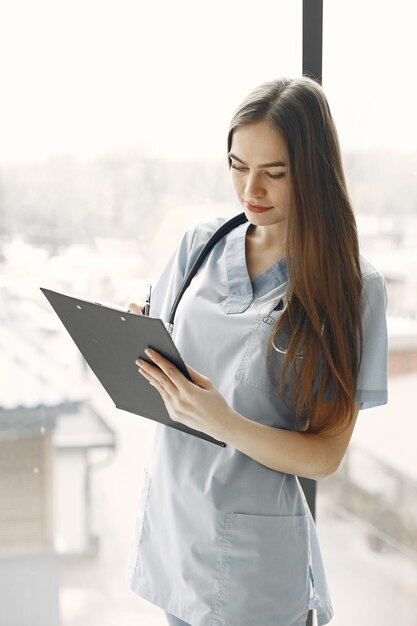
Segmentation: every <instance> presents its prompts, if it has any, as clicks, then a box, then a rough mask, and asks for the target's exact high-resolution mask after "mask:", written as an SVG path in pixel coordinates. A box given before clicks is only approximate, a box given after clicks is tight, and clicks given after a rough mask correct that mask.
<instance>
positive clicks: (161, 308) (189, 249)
mask: <svg viewBox="0 0 417 626" xmlns="http://www.w3.org/2000/svg"><path fill="white" fill-rule="evenodd" d="M226 220H227V218H226V217H218V218H215V219H213V220H210V221H208V222H203V223H198V224H196V225H194V226H193V227H191V228H189V229H188V230H186V231H185V232H184V234H183V235H182V237H181V239H180V242H179V244H178V245H177V247H176V248H175V250H174V252H173V253H172V254H171V256H170V258H169V259H168V261H167V263H166V265H165V267H164V269H163V270H162V273H161V274H160V276H159V278H158V279H157V280H156V281H155V282H154V284H153V285H152V294H151V306H150V309H149V315H150V316H151V317H159V318H161V319H162V320H163V321H164V322H167V321H168V316H169V314H170V311H171V307H172V305H173V304H174V300H175V298H176V295H177V293H178V291H179V289H180V287H181V285H182V283H183V281H184V278H185V276H186V275H187V273H188V271H189V270H190V268H191V267H192V264H193V263H194V261H195V259H196V258H197V256H198V254H199V252H200V251H201V250H202V248H203V247H204V245H205V243H206V241H208V239H209V238H210V236H211V235H212V234H213V233H214V232H215V230H217V229H218V228H219V227H220V226H221V225H222V224H223V223H224V222H225V221H226Z"/></svg>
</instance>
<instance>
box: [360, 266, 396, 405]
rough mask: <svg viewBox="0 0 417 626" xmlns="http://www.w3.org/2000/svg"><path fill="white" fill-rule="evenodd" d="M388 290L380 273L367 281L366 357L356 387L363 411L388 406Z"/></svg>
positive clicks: (364, 309)
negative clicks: (381, 405) (383, 405)
mask: <svg viewBox="0 0 417 626" xmlns="http://www.w3.org/2000/svg"><path fill="white" fill-rule="evenodd" d="M386 308H387V287H386V283H385V280H384V278H383V276H382V275H381V274H379V273H378V272H373V273H371V274H368V275H367V276H365V277H364V278H363V289H362V297H361V319H362V331H363V354H362V361H361V365H360V369H359V375H358V380H357V386H356V393H355V401H356V402H360V403H361V407H360V408H361V409H368V408H371V407H374V406H378V405H380V404H386V402H387V400H388V393H387V378H388V377H387V361H388V333H387V318H386Z"/></svg>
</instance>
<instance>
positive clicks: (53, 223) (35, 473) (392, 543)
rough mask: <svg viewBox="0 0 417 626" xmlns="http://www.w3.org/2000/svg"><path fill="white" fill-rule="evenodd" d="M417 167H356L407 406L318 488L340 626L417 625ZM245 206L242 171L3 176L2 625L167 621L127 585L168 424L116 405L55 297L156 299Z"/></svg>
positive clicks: (362, 221) (51, 168)
mask: <svg viewBox="0 0 417 626" xmlns="http://www.w3.org/2000/svg"><path fill="white" fill-rule="evenodd" d="M415 156H416V155H398V154H395V155H391V154H387V153H381V152H380V151H379V152H376V153H357V154H347V155H345V166H346V172H347V178H348V185H349V189H350V193H351V197H352V200H353V204H354V207H355V210H356V214H357V221H358V229H359V235H360V241H361V248H362V253H363V254H364V255H365V256H366V257H367V258H368V259H369V260H370V261H371V263H373V264H374V265H375V266H376V267H377V268H378V269H379V270H380V271H381V272H382V273H383V274H384V276H385V278H386V280H387V285H388V295H389V308H388V322H389V324H388V325H389V404H388V405H386V406H384V407H378V408H377V409H371V410H367V411H364V412H363V413H361V414H360V416H359V418H358V423H357V426H356V428H355V432H354V435H353V438H352V442H351V444H350V447H349V450H348V453H347V454H346V456H345V459H344V461H343V463H342V465H341V467H340V468H339V470H338V471H337V472H336V474H335V475H334V476H332V477H330V478H329V479H327V480H324V481H321V482H320V483H319V484H318V503H317V528H318V532H319V536H320V540H321V543H322V549H323V556H324V559H325V565H326V570H327V572H328V578H329V584H330V587H331V590H332V596H333V598H334V608H335V618H334V624H335V626H348V625H349V626H350V624H352V623H355V626H370V625H371V624H378V626H388V625H389V626H392V624H401V626H415V625H416V618H415V608H414V605H415V601H416V597H417V532H416V528H417V506H416V502H417V498H416V496H417V462H416V460H415V440H416V439H415V435H416V427H415V404H416V400H417V249H416V246H415V241H416V240H417V175H416V172H417V170H416V165H415V164H416V163H417V159H416V158H415ZM239 211H240V209H239V206H238V205H237V204H236V201H235V199H234V198H233V195H232V189H231V186H230V182H229V175H228V171H227V165H226V159H225V161H224V163H223V162H210V161H208V162H199V161H182V162H176V161H174V162H171V161H162V160H149V159H144V158H142V157H140V156H138V155H135V154H127V153H126V154H124V153H123V154H119V155H114V154H113V155H112V156H109V157H108V158H105V157H103V158H102V159H101V160H91V161H88V160H80V159H77V158H75V157H70V156H62V157H56V158H51V159H49V160H48V161H45V162H41V163H39V162H38V163H33V164H31V163H28V164H23V163H20V164H10V165H4V164H3V165H1V166H0V228H1V230H0V322H1V323H0V364H1V370H0V371H1V379H0V501H1V502H2V507H1V510H0V583H1V587H0V589H1V590H0V626H37V625H38V624H39V626H58V625H60V626H87V625H88V626H99V625H100V626H113V625H116V624H117V625H119V624H123V625H124V626H130V625H132V626H133V625H138V624H140V625H142V624H143V625H144V626H162V624H165V618H164V617H163V613H162V611H161V610H160V609H158V608H157V607H155V606H153V605H150V604H149V603H147V602H145V601H143V600H141V599H140V598H137V597H136V596H134V594H132V593H131V592H130V590H129V589H128V586H127V562H128V555H129V545H130V540H131V534H132V531H133V525H134V517H135V510H136V505H137V502H136V500H137V494H138V492H139V489H140V476H141V468H142V466H143V465H144V463H145V461H146V457H147V455H148V454H149V453H150V451H151V447H152V436H153V432H154V431H153V428H154V425H153V423H152V422H149V421H148V420H145V419H143V418H139V417H137V416H134V415H131V414H128V413H125V412H123V411H119V410H117V409H115V408H114V406H113V404H112V402H111V400H110V398H108V397H107V396H106V394H105V392H104V391H103V389H102V388H101V386H100V384H99V383H98V381H97V380H96V379H95V378H94V376H93V375H92V374H91V373H90V372H89V370H88V368H87V367H86V366H85V364H84V362H83V360H82V358H81V357H80V355H79V353H78V350H77V349H76V348H75V346H74V344H73V343H72V341H71V339H70V338H69V337H68V335H67V334H66V331H65V330H64V329H63V327H62V326H61V324H60V322H59V321H58V319H57V318H56V316H55V315H54V314H53V312H52V310H51V309H50V306H49V304H48V303H47V302H46V300H45V298H44V297H43V295H42V293H41V292H40V290H39V287H49V288H51V289H56V290H58V291H64V292H67V293H76V294H79V295H85V296H86V297H90V298H92V297H94V298H96V299H100V300H102V301H106V302H111V303H114V304H116V305H119V306H125V305H127V304H128V303H129V302H131V301H132V300H133V301H136V302H143V298H144V293H145V284H146V283H147V282H152V281H154V280H155V279H156V278H157V276H158V274H159V272H160V271H161V269H162V267H163V266H164V264H165V262H166V260H167V259H168V256H169V255H170V254H171V252H172V251H173V249H174V248H175V246H176V244H177V242H178V239H179V237H180V236H181V234H182V233H183V232H184V230H185V229H187V228H189V227H190V226H192V225H194V224H195V223H197V222H200V221H206V220H208V219H211V218H212V217H214V216H216V215H225V216H232V215H233V214H235V213H237V212H239ZM342 563H343V566H341V564H342Z"/></svg>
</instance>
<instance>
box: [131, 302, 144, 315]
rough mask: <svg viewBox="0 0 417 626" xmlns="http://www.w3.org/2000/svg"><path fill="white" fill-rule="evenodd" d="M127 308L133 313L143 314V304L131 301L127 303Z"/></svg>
mask: <svg viewBox="0 0 417 626" xmlns="http://www.w3.org/2000/svg"><path fill="white" fill-rule="evenodd" d="M127 308H128V310H129V311H130V312H131V313H134V314H135V315H145V305H143V306H142V305H140V304H135V303H134V302H131V303H130V304H128V305H127Z"/></svg>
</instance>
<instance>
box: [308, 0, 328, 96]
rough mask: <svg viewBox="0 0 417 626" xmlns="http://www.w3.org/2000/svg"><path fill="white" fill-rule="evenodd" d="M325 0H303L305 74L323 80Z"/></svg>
mask: <svg viewBox="0 0 417 626" xmlns="http://www.w3.org/2000/svg"><path fill="white" fill-rule="evenodd" d="M322 60H323V0H303V76H309V77H310V78H314V80H316V81H317V82H318V83H320V84H321V81H322V65H323V63H322Z"/></svg>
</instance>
